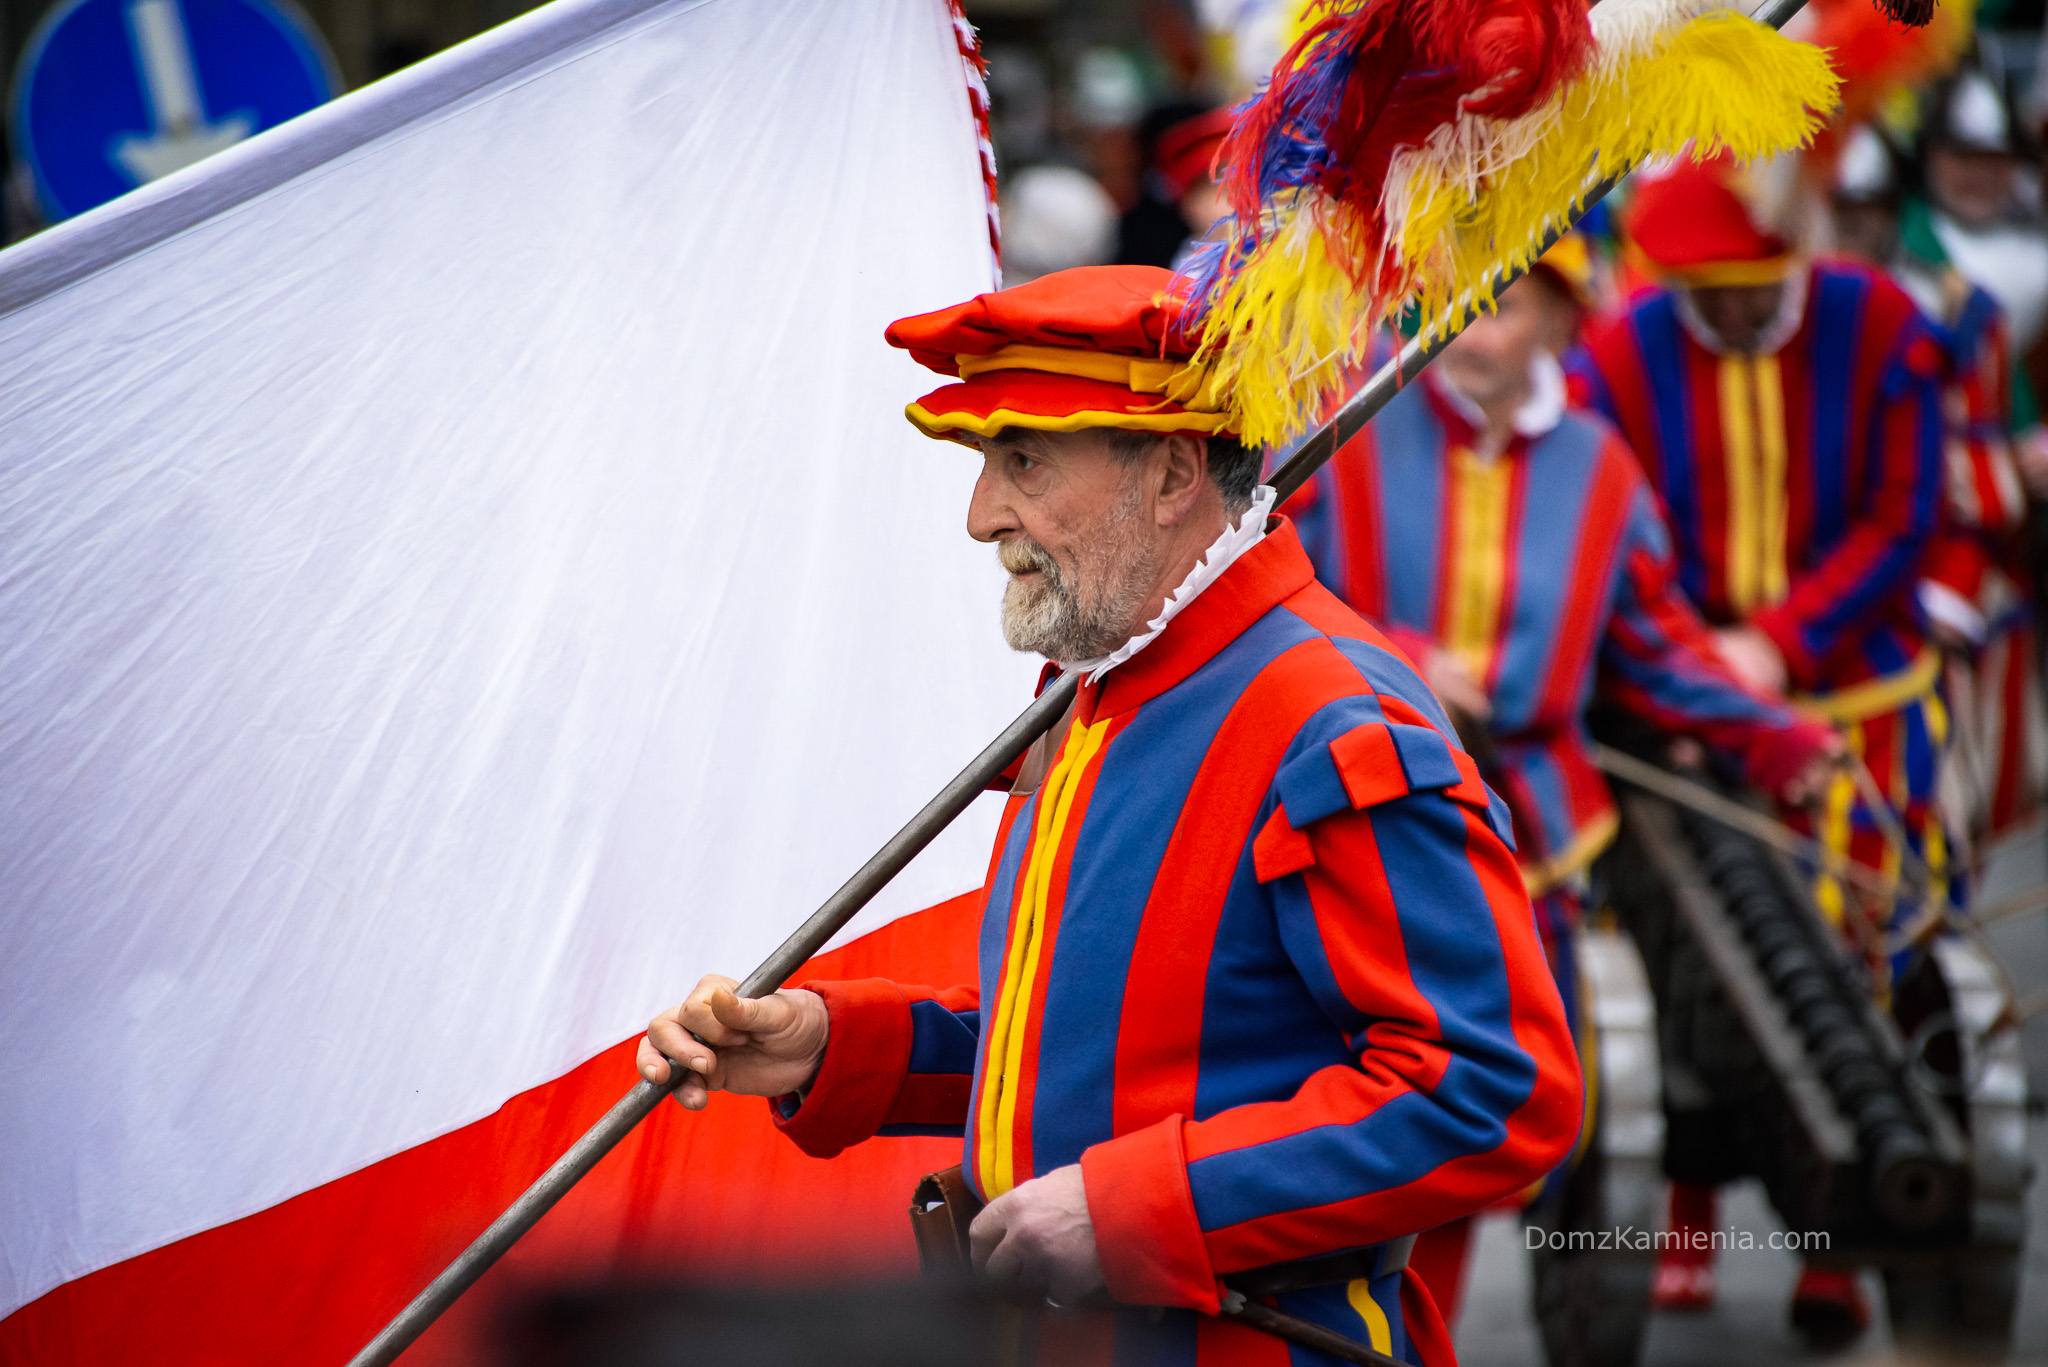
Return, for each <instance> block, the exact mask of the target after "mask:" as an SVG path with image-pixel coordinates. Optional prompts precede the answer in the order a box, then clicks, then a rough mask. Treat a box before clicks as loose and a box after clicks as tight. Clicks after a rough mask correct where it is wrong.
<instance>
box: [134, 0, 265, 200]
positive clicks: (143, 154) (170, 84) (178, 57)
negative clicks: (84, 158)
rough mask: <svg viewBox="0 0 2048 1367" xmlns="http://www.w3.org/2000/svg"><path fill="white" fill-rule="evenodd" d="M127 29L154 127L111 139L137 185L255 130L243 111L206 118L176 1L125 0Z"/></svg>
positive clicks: (188, 44)
mask: <svg viewBox="0 0 2048 1367" xmlns="http://www.w3.org/2000/svg"><path fill="white" fill-rule="evenodd" d="M128 31H129V32H130V33H131V34H133V35H134V38H135V50H136V52H137V53H138V54H139V55H140V56H141V59H142V87H143V90H144V92H145V93H146V94H147V95H148V97H149V112H150V117H151V118H152V119H153V120H155V122H156V129H155V131H154V132H150V133H131V134H129V135H128V136H126V137H123V138H118V139H116V140H115V142H114V148H113V157H114V160H115V161H117V162H119V163H120V165H121V168H122V169H123V170H125V171H126V172H127V173H128V175H129V178H130V179H132V180H133V181H134V182H135V183H136V184H137V185H141V184H143V183H145V182H147V181H152V180H155V179H156V178H157V177H159V176H167V175H169V174H170V173H171V172H173V171H176V170H179V169H181V168H183V167H186V166H190V165H191V164H192V163H193V162H195V161H198V160H199V159H200V158H201V157H210V156H212V155H213V154H214V153H215V152H218V151H220V150H221V149H222V148H225V147H232V146H233V145H234V144H236V143H238V142H240V141H241V140H242V139H243V138H246V137H248V136H249V135H250V134H251V133H253V132H255V131H256V120H255V119H254V118H252V117H250V116H249V115H247V114H231V115H229V116H228V117H227V118H225V119H222V120H221V121H220V122H219V123H208V122H207V121H206V108H205V106H204V105H203V104H201V103H200V99H199V73H198V72H196V71H195V70H193V67H192V43H191V40H190V39H189V38H187V37H186V35H185V17H184V15H182V14H180V13H179V12H178V0H131V3H130V4H129V6H128Z"/></svg>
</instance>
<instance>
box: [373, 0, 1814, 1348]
mask: <svg viewBox="0 0 2048 1367" xmlns="http://www.w3.org/2000/svg"><path fill="white" fill-rule="evenodd" d="M1805 3H1806V0H1765V3H1764V4H1763V5H1762V6H1761V7H1760V8H1759V9H1758V10H1757V11H1756V13H1755V14H1754V16H1753V17H1754V18H1755V19H1756V20H1757V21H1758V22H1760V23H1765V24H1769V25H1770V26H1771V27H1772V28H1782V27H1783V26H1784V24H1785V22H1786V20H1788V19H1790V18H1791V17H1792V16H1793V15H1794V14H1797V13H1798V12H1799V10H1800V9H1801V8H1802V7H1803V6H1804V5H1805ZM1627 169H1628V168H1624V169H1622V170H1619V171H1616V172H1614V173H1613V174H1611V175H1609V176H1606V177H1605V178H1603V179H1602V180H1600V181H1598V182H1597V183H1596V184H1595V185H1594V186H1593V187H1592V188H1591V189H1590V190H1588V191H1587V192H1586V195H1585V198H1584V200H1583V201H1582V203H1581V208H1580V211H1579V214H1577V215H1574V216H1573V218H1572V220H1571V222H1570V223H1564V224H1560V225H1558V226H1557V227H1555V228H1553V229H1552V230H1551V232H1550V233H1549V234H1548V235H1547V236H1546V237H1545V238H1544V241H1543V243H1542V246H1541V247H1539V248H1538V249H1537V251H1536V252H1535V253H1534V254H1533V256H1540V255H1542V254H1543V252H1544V251H1546V250H1548V249H1549V247H1550V246H1551V244H1552V243H1554V242H1556V241H1557V239H1559V238H1561V237H1563V236H1564V235H1565V234H1566V233H1567V232H1569V231H1571V228H1572V227H1573V226H1574V225H1576V223H1577V221H1578V218H1579V217H1580V216H1581V215H1583V214H1584V212H1585V210H1586V209H1588V208H1591V207H1592V206H1593V205H1594V204H1596V203H1598V202H1599V201H1600V199H1601V198H1602V197H1604V196H1605V195H1606V194H1607V192H1608V191H1610V190H1612V189H1613V188H1614V187H1615V186H1616V185H1617V184H1619V183H1620V182H1621V178H1622V177H1623V176H1624V175H1625V174H1627ZM1533 256H1532V259H1533ZM1525 274H1527V267H1516V268H1512V269H1506V270H1501V271H1498V272H1496V273H1495V276H1494V292H1495V293H1496V294H1498V293H1499V291H1501V290H1504V289H1506V288H1507V287H1508V286H1509V285H1512V284H1513V283H1514V282H1515V281H1517V280H1519V279H1521V277H1522V276H1523V275H1525ZM1468 316H1469V314H1463V315H1461V316H1459V317H1458V318H1457V319H1456V320H1455V321H1453V322H1449V323H1446V324H1444V325H1442V326H1440V327H1438V328H1437V329H1436V330H1435V331H1436V335H1435V336H1434V337H1433V338H1432V339H1431V340H1429V341H1427V342H1424V341H1421V340H1419V339H1418V340H1415V341H1411V342H1409V343H1407V344H1406V345H1405V346H1403V347H1402V348H1401V350H1400V352H1399V353H1398V354H1397V355H1396V356H1395V357H1394V358H1393V359H1392V360H1390V361H1388V362H1387V363H1386V364H1385V365H1383V366H1381V367H1380V368H1379V370H1378V371H1376V372H1375V373H1374V374H1373V376H1372V378H1371V379H1369V380H1367V381H1366V383H1365V385H1364V386H1363V387H1362V388H1360V389H1359V391H1358V392H1357V393H1356V394H1353V395H1352V396H1351V398H1349V399H1348V400H1346V401H1345V403H1344V405H1343V406H1342V407H1341V408H1339V409H1338V410H1337V412H1336V413H1335V414H1334V415H1333V416H1332V417H1331V418H1330V419H1329V421H1327V422H1326V423H1324V424H1323V426H1322V427H1321V428H1319V429H1318V430H1317V431H1316V432H1315V433H1314V435H1312V436H1310V437H1309V439H1308V440H1307V441H1305V442H1303V443H1302V444H1301V446H1300V447H1299V448H1298V449H1297V450H1296V451H1295V453H1294V455H1293V456H1292V457H1290V458H1289V459H1288V461H1287V462H1286V463H1285V464H1284V465H1282V466H1281V467H1280V468H1279V469H1278V470H1277V471H1275V472H1274V474H1273V477H1272V479H1270V480H1269V481H1267V482H1268V483H1269V484H1271V485H1272V486H1273V487H1274V489H1275V490H1276V491H1277V492H1278V494H1279V497H1278V499H1277V500H1276V503H1285V502H1286V501H1287V500H1288V499H1289V498H1291V497H1293V495H1294V494H1295V493H1297V492H1298V491H1299V490H1300V489H1301V487H1302V486H1303V485H1304V484H1306V483H1308V481H1309V480H1310V478H1311V477H1313V476H1314V474H1315V473H1316V471H1317V470H1319V469H1321V468H1322V466H1323V462H1325V461H1327V460H1328V459H1329V458H1330V457H1331V456H1333V455H1335V454H1336V453H1337V450H1338V448H1340V447H1342V446H1343V445H1344V443H1346V442H1348V441H1350V440H1351V439H1352V438H1353V437H1355V436H1357V435H1358V434H1359V433H1360V432H1361V431H1363V430H1364V429H1365V425H1366V424H1367V423H1369V422H1371V421H1372V420H1373V418H1374V417H1375V416H1376V415H1377V414H1378V413H1379V411H1380V410H1381V409H1383V408H1385V407H1386V406H1387V404H1388V403H1389V402H1391V401H1392V399H1393V398H1394V396H1395V395H1396V394H1398V393H1400V391H1401V387H1402V386H1403V385H1405V384H1407V383H1408V382H1409V381H1410V380H1413V379H1414V378H1415V377H1416V376H1418V375H1420V374H1421V373H1422V371H1423V369H1424V368H1425V367H1426V366H1428V365H1429V363H1430V362H1431V361H1433V360H1435V359H1436V358H1437V356H1438V355H1439V354H1440V353H1441V352H1442V351H1443V349H1444V348H1445V347H1446V346H1448V345H1450V343H1451V341H1452V339H1453V338H1455V337H1456V336H1457V335H1458V333H1459V332H1461V331H1463V330H1464V326H1465V322H1466V321H1467V318H1468ZM1077 687H1078V683H1077V680H1076V678H1075V676H1074V675H1072V674H1063V675H1061V676H1060V677H1059V678H1057V679H1055V680H1054V681H1053V682H1052V683H1051V684H1050V685H1048V686H1047V688H1046V690H1045V691H1044V692H1043V693H1041V694H1039V696H1038V698H1037V699H1036V700H1035V701H1034V702H1033V703H1032V704H1031V706H1029V707H1027V708H1025V709H1024V711H1023V712H1022V713H1020V714H1019V715H1018V717H1017V719H1016V720H1015V721H1013V722H1011V723H1010V724H1009V726H1008V727H1006V728H1004V730H1003V733H1002V734H1001V735H999V736H997V737H996V738H995V740H993V741H992V742H990V743H989V746H988V748H987V749H985V750H983V751H982V752H981V753H980V754H979V755H977V756H975V758H974V761H973V762H972V763H971V764H969V765H968V766H967V767H966V768H965V769H962V770H961V771H960V772H959V773H958V774H957V775H955V776H954V778H953V780H952V781H951V782H950V783H948V784H947V785H946V786H945V787H944V788H942V789H940V790H939V793H938V795H937V796H936V797H934V798H933V799H932V800H931V801H930V802H927V803H926V804H925V805H924V808H923V809H922V810H921V811H919V812H918V814H917V815H916V816H914V817H912V818H911V819H910V822H909V824H907V825H905V826H904V827H903V829H902V830H900V831H898V832H896V834H895V835H893V836H891V837H890V839H889V842H888V843H887V844H886V845H884V846H882V848H881V849H879V850H877V851H876V852H875V855H874V857H873V858H871V859H869V860H868V862H867V863H865V864H863V865H862V866H861V868H860V871H859V872H858V873H856V874H854V875H853V877H851V878H849V879H847V880H846V883H845V884H844V885H843V886H841V887H840V889H839V891H837V892H835V893H833V894H832V896H831V897H829V898H827V899H826V901H825V904H824V905H823V906H821V907H819V908H818V909H817V910H816V911H815V912H813V913H811V916H810V919H809V920H807V921H805V922H804V923H803V924H802V925H801V926H799V927H797V929H796V931H795V932H794V933H792V934H791V935H790V937H789V938H788V939H786V940H784V941H783V942H782V944H781V945H780V947H778V948H777V949H776V950H775V952H774V953H773V954H770V955H769V956H768V957H767V959H765V960H764V961H763V962H762V963H761V966H760V967H759V968H756V969H755V970H754V971H753V972H752V973H750V974H748V975H747V978H746V981H744V982H742V983H741V984H740V986H739V989H738V991H739V995H740V996H742V997H765V996H767V995H768V994H769V993H770V992H773V991H775V990H776V989H777V988H779V987H781V986H782V985H783V983H784V982H786V981H787V980H788V978H789V975H790V974H792V973H794V972H795V971H796V970H797V968H798V967H799V966H800V965H802V964H803V963H804V961H805V960H807V959H810V958H811V957H812V956H814V955H816V954H817V953H818V952H819V951H820V950H822V949H823V948H824V947H825V945H826V944H827V943H828V942H829V941H830V940H831V938H832V937H833V936H834V935H835V934H837V933H838V932H839V930H840V928H841V927H842V926H844V925H845V924H846V923H847V922H849V921H851V920H852V919H853V918H854V916H855V915H856V914H857V913H858V912H859V911H860V909H861V908H862V907H864V906H866V905H867V904H868V903H869V901H871V900H872V899H873V898H874V896H875V894H876V893H878V892H880V891H881V890H882V889H883V888H885V887H887V886H888V884H889V881H890V880H891V879H893V878H894V877H895V876H896V875H897V874H898V873H900V872H902V870H903V868H904V866H905V865H907V864H908V863H910V861H911V860H912V859H913V858H915V857H916V856H917V853H918V852H919V851H920V850H922V849H923V848H924V847H925V846H927V845H929V844H930V843H931V842H932V841H933V839H934V838H936V837H937V836H938V834H939V832H940V831H943V830H945V829H946V827H948V826H950V825H951V824H952V823H953V821H954V819H955V818H956V817H958V816H959V815H960V814H961V813H962V812H964V811H966V810H967V808H968V806H969V804H971V803H972V802H973V801H974V799H975V798H977V797H979V796H980V795H981V794H982V793H983V792H985V791H986V790H987V789H988V787H989V785H990V784H992V783H994V782H995V781H996V779H997V778H999V777H1000V776H1001V775H1002V773H1003V771H1004V770H1005V769H1007V768H1009V767H1010V765H1011V764H1012V763H1013V762H1014V761H1015V760H1016V759H1017V758H1018V757H1019V756H1021V755H1022V754H1023V753H1024V752H1025V751H1026V750H1028V749H1030V748H1031V745H1032V743H1033V742H1034V741H1036V740H1037V739H1038V738H1039V737H1040V736H1042V735H1044V734H1045V733H1046V732H1047V731H1049V730H1051V729H1052V727H1053V724H1054V723H1055V722H1057V721H1058V720H1059V719H1060V717H1062V716H1063V715H1065V713H1066V710H1067V707H1068V705H1069V704H1070V703H1071V702H1072V701H1073V699H1074V692H1075V689H1076V688H1077ZM688 1076H691V1074H690V1073H689V1072H688V1070H687V1069H685V1068H683V1067H682V1066H681V1065H680V1064H677V1063H675V1061H674V1060H671V1061H670V1068H669V1079H668V1081H667V1082H665V1083H661V1084H658V1085H657V1084H655V1083H652V1082H647V1081H641V1082H638V1083H635V1084H634V1087H633V1090H632V1091H630V1092H627V1093H626V1094H625V1096H623V1097H621V1098H619V1101H618V1104H617V1105H615V1106H613V1107H612V1108H611V1109H610V1110H609V1111H607V1112H605V1114H604V1118H603V1119H601V1120H599V1121H598V1122H597V1123H596V1124H595V1125H592V1126H591V1127H590V1129H589V1130H587V1131H585V1132H584V1134H583V1137H582V1138H580V1139H578V1140H577V1141H576V1142H575V1143H574V1144H572V1145H571V1146H570V1147H569V1151H568V1152H567V1153H565V1154H563V1155H562V1156H561V1157H560V1158H558V1159H556V1160H555V1163H554V1165H553V1166H552V1167H550V1168H549V1169H548V1170H547V1171H546V1172H545V1173H542V1174H541V1176H540V1177H539V1179H538V1180H536V1181H535V1182H534V1184H533V1185H532V1186H530V1187H528V1188H527V1189H526V1191H525V1192H524V1193H523V1194H521V1196H520V1197H519V1199H518V1200H516V1201H514V1202H513V1203H512V1204H511V1205H510V1206H508V1207H506V1209H505V1212H504V1213H503V1214H502V1215H500V1216H499V1217H498V1218H497V1219H495V1220H493V1221H492V1222H491V1224H490V1227H489V1228H488V1229H486V1230H485V1231H484V1232H483V1233H482V1234H480V1235H478V1236H477V1238H476V1240H475V1242H473V1243H472V1244H470V1246H469V1247H468V1248H466V1249H464V1250H463V1251H462V1252H461V1254H460V1255H458V1256H457V1257H456V1259H455V1261H454V1262H452V1263H450V1264H448V1266H447V1267H445V1268H443V1269H442V1271H441V1274H440V1275H439V1276H437V1277H435V1278H434V1280H433V1281H431V1282H429V1283H428V1284H427V1287H426V1289H425V1290H423V1291H421V1292H420V1294H419V1295H417V1296H415V1297H414V1298H413V1300H412V1303H411V1304H410V1305H408V1306H406V1307H405V1309H403V1310H401V1311H400V1312H399V1313H398V1315H397V1317H396V1318H394V1319H393V1320H392V1321H391V1322H390V1323H389V1324H387V1325H385V1326H384V1328H383V1329H382V1330H381V1331H379V1333H378V1334H377V1337H375V1338H374V1339H372V1340H370V1342H369V1343H368V1344H367V1345H365V1346H364V1348H363V1350H362V1351H361V1352H360V1353H357V1354H356V1355H355V1357H353V1358H352V1359H350V1361H349V1367H386V1364H389V1363H391V1362H393V1361H395V1360H396V1359H397V1357H398V1355H399V1354H400V1353H402V1352H404V1351H405V1350H406V1349H407V1348H408V1347H410V1346H411V1344H412V1343H413V1341H414V1340H415V1339H417V1338H418V1337H419V1336H420V1335H421V1334H423V1333H425V1332H426V1330H427V1327H428V1326H429V1325H431V1324H433V1322H434V1321H435V1320H437V1319H439V1318H440V1316H441V1314H442V1312H443V1311H445V1310H446V1309H447V1308H448V1307H449V1306H451V1305H453V1304H454V1303H455V1301H456V1299H457V1298H458V1297H459V1296H461V1295H462V1293H463V1292H465V1291H467V1290H468V1289H469V1288H470V1287H471V1286H473V1285H475V1283H476V1281H477V1279H478V1278H480V1277H482V1276H483V1274H484V1273H485V1272H487V1271H489V1270H490V1267H491V1265H492V1264H493V1263H495V1262H497V1261H498V1259H499V1258H501V1257H503V1256H504V1255H505V1252H506V1251H507V1250H508V1249H510V1248H511V1247H512V1245H513V1244H515V1243H517V1242H518V1241H519V1238H520V1236H521V1235H523V1234H525V1233H526V1231H528V1230H529V1229H532V1228H533V1227H534V1225H535V1224H537V1223H539V1221H540V1217H541V1216H543V1215H545V1214H547V1213H548V1212H549V1211H550V1210H552V1209H553V1208H554V1206H555V1203H556V1202H557V1201H560V1200H561V1199H562V1198H563V1197H564V1196H566V1195H568V1193H569V1189H570V1188H571V1187H574V1186H575V1185H576V1184H577V1183H578V1182H580V1181H582V1180H583V1178H584V1176H585V1175H586V1174H587V1173H589V1171H590V1170H591V1169H592V1168H594V1167H596V1166H597V1163H598V1160H599V1159H601V1158H603V1157H604V1156H605V1155H606V1154H608V1153H610V1152H611V1151H612V1149H613V1148H615V1147H616V1146H617V1145H618V1143H619V1141H620V1140H622V1139H624V1138H625V1137H626V1136H627V1135H628V1134H630V1133H631V1132H632V1130H633V1127H634V1126H636V1125H638V1124H639V1123H640V1122H641V1121H642V1120H645V1119H646V1118H647V1117H648V1116H649V1115H651V1114H653V1112H654V1108H655V1107H656V1106H658V1105H659V1104H661V1101H662V1098H664V1097H666V1096H668V1095H669V1093H670V1092H672V1091H673V1090H674V1089H675V1088H676V1087H677V1086H679V1085H681V1082H682V1080H683V1079H684V1078H685V1077H688Z"/></svg>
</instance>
